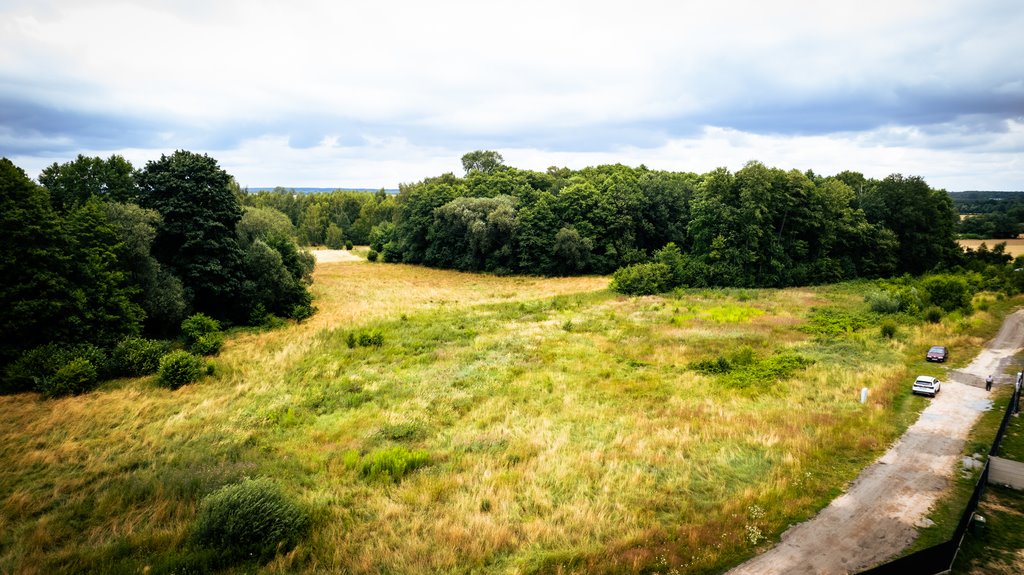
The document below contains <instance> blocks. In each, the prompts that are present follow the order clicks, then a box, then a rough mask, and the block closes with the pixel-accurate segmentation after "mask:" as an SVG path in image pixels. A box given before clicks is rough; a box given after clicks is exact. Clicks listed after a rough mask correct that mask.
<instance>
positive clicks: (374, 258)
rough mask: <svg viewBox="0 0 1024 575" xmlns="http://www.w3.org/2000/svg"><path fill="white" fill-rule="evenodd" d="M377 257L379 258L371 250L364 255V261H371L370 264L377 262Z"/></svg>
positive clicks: (375, 252)
mask: <svg viewBox="0 0 1024 575" xmlns="http://www.w3.org/2000/svg"><path fill="white" fill-rule="evenodd" d="M378 257H379V254H378V253H377V250H373V249H371V250H370V251H369V252H368V253H367V254H366V259H367V260H369V261H371V262H375V261H377V258H378Z"/></svg>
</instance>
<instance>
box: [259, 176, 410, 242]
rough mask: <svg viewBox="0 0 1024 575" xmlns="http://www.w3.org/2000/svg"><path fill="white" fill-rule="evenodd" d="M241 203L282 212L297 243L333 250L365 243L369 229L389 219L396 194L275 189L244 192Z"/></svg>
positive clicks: (390, 218)
mask: <svg viewBox="0 0 1024 575" xmlns="http://www.w3.org/2000/svg"><path fill="white" fill-rule="evenodd" d="M242 203H243V204H244V205H246V206H250V207H253V208H261V209H272V210H275V211H277V212H280V213H282V214H284V215H285V216H286V217H287V219H288V221H289V222H290V223H291V225H292V226H293V227H294V229H295V230H296V237H297V239H298V241H299V243H300V244H302V245H307V246H327V247H329V248H332V249H342V248H345V247H348V246H350V245H355V244H358V245H366V244H368V243H369V242H370V232H371V230H372V229H373V228H374V227H375V226H378V225H380V224H381V223H383V222H389V221H391V220H392V219H393V218H394V214H395V208H396V203H395V197H394V196H393V195H390V194H388V193H387V192H385V191H384V190H380V191H378V192H375V193H368V192H356V191H344V190H337V191H334V192H320V193H299V192H295V191H294V190H290V189H286V188H274V189H273V190H270V191H260V192H255V193H248V194H244V195H243V196H242Z"/></svg>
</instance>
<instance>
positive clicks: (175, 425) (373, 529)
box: [0, 262, 1017, 574]
mask: <svg viewBox="0 0 1024 575" xmlns="http://www.w3.org/2000/svg"><path fill="white" fill-rule="evenodd" d="M314 279H315V281H314V285H313V292H314V294H315V297H316V301H315V305H317V306H318V308H319V310H320V311H319V312H318V313H317V314H316V315H315V316H313V317H312V318H310V319H309V320H307V321H305V322H304V323H301V324H289V325H286V326H285V327H283V328H281V329H277V330H273V331H257V330H239V331H235V332H232V333H231V334H230V335H229V337H228V340H227V342H226V344H225V346H224V350H223V351H222V352H221V355H220V356H219V357H218V358H216V359H215V360H214V363H215V374H214V375H213V376H211V377H208V378H205V379H203V380H202V381H200V382H199V383H196V384H192V385H189V386H185V387H183V388H181V389H179V390H177V391H168V390H166V389H162V388H158V387H157V386H156V385H155V384H154V382H153V380H152V378H139V379H124V380H117V381H114V382H111V383H108V384H106V385H105V386H103V387H102V388H101V389H100V390H99V391H96V392H93V393H90V394H88V395H84V396H79V397H70V398H64V399H57V400H45V401H44V400H41V399H40V398H39V397H38V396H36V395H29V394H23V395H14V396H6V397H0V410H2V413H3V415H4V416H3V418H0V439H2V442H0V572H4V573H40V574H42V573H55V572H105V573H140V572H147V573H189V572H199V571H202V570H203V565H205V564H204V563H203V559H202V558H201V557H197V555H196V553H195V552H194V551H193V550H192V547H190V545H189V535H190V530H191V529H192V525H193V522H194V520H195V517H196V512H197V508H198V503H199V501H200V500H201V499H202V497H203V496H204V495H206V494H208V493H210V492H212V491H213V490H215V489H216V488H218V487H221V486H223V485H226V484H229V483H233V482H237V481H239V480H241V479H242V478H244V477H260V476H266V477H271V478H274V479H275V480H276V481H277V482H279V483H280V484H281V485H282V486H284V488H285V490H286V491H287V492H288V493H290V494H292V495H294V496H295V497H296V498H297V499H298V500H299V501H301V502H302V503H303V504H304V505H306V506H308V507H309V508H310V509H312V510H313V515H314V524H313V528H312V531H311V533H310V535H309V536H308V537H307V538H306V539H305V540H304V541H303V542H302V543H300V544H299V546H298V547H296V548H295V549H294V550H292V551H290V552H289V553H287V554H284V555H279V556H278V557H277V558H276V559H275V560H274V561H273V562H271V563H270V564H268V565H265V566H255V565H239V566H236V567H233V568H228V569H227V572H238V573H242V572H252V571H254V570H259V571H263V572H269V573H292V572H309V573H314V572H332V573H335V572H337V573H353V574H369V573H377V574H384V573H715V572H720V571H722V570H723V569H725V568H727V567H728V566H730V565H734V564H736V563H738V562H739V561H741V560H742V559H744V558H746V557H749V556H751V555H752V554H754V553H755V552H756V551H757V550H758V549H759V548H761V547H764V546H767V545H770V544H771V542H772V541H773V540H774V539H777V538H778V535H779V534H780V533H781V532H782V531H784V530H785V529H786V528H787V526H789V525H790V524H792V523H795V522H799V521H802V520H804V519H806V518H808V517H810V516H812V515H813V514H814V513H815V512H816V510H818V509H819V508H821V507H822V506H824V505H825V504H827V503H828V501H830V500H831V499H832V498H833V497H834V496H835V495H837V494H838V493H840V492H841V491H842V489H843V488H844V486H845V485H846V483H847V482H848V481H850V480H851V479H853V478H854V477H855V476H856V475H857V473H858V471H859V470H860V469H861V468H862V467H863V466H865V465H866V464H868V463H869V462H870V461H871V460H873V459H874V458H875V457H877V456H878V455H879V454H880V453H881V452H882V451H883V450H884V449H885V448H886V447H887V446H888V445H889V444H890V443H891V441H892V440H894V439H895V438H896V437H898V436H899V434H900V433H901V432H902V431H903V430H904V429H905V428H906V426H907V425H908V424H909V423H910V422H911V421H913V419H914V418H915V416H916V414H917V413H918V412H919V411H920V409H921V408H923V406H924V405H926V403H927V400H926V399H924V398H920V397H914V396H911V395H910V393H909V391H910V382H911V379H912V378H913V376H915V375H917V374H918V373H933V374H939V373H941V372H942V370H943V369H944V368H942V367H939V366H934V365H926V364H925V363H924V362H923V361H922V357H923V354H924V351H925V349H926V348H927V347H928V346H929V345H932V344H933V343H944V344H946V345H949V346H950V347H951V349H952V350H953V359H954V364H966V363H967V362H968V361H969V360H970V358H971V357H972V356H973V354H974V353H975V352H976V350H977V349H978V348H979V347H980V345H981V344H982V343H983V342H984V340H985V339H987V338H988V337H991V336H992V335H994V333H995V331H996V329H997V327H998V325H999V322H1000V321H1001V317H1002V314H1004V313H1005V312H1006V311H1007V310H1008V309H1009V308H1010V306H1011V305H1013V304H1014V303H1017V302H1016V301H1014V300H997V299H995V298H994V297H993V298H990V299H989V300H988V301H987V303H986V305H983V306H979V307H980V308H982V309H983V310H984V311H981V310H979V311H976V312H975V313H974V314H972V315H970V316H966V317H964V316H961V315H950V316H947V317H946V318H945V319H944V320H943V322H942V323H940V324H924V323H920V322H918V321H916V320H910V319H907V318H903V320H902V321H900V320H898V322H899V328H898V329H897V332H896V336H895V337H894V338H892V339H888V338H885V337H883V336H882V335H881V333H880V331H881V330H880V329H879V324H880V323H881V320H880V318H878V317H877V316H873V315H872V314H870V313H868V311H867V305H866V304H865V303H864V293H865V292H866V291H868V290H870V289H871V284H869V283H856V284H843V285H838V286H824V287H816V288H794V289H784V290H694V291H681V292H677V293H675V294H672V295H669V296H664V297H643V298H627V297H623V296H619V295H616V294H614V293H612V292H610V291H608V290H607V284H608V279H607V278H602V277H580V278H524V277H495V276H485V275H474V274H464V273H458V272H451V271H440V270H432V269H425V268H420V267H411V266H402V265H391V264H386V265H385V264H370V263H367V262H344V263H335V264H325V265H320V266H318V269H317V270H316V272H315V274H314ZM862 387H867V388H869V389H870V395H869V399H868V402H867V404H866V405H861V404H860V402H859V396H860V390H861V388H862ZM381 462H385V464H382V463H381ZM387 462H390V464H387Z"/></svg>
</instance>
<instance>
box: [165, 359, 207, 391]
mask: <svg viewBox="0 0 1024 575" xmlns="http://www.w3.org/2000/svg"><path fill="white" fill-rule="evenodd" d="M205 371H206V364H205V363H203V360H202V359H200V358H198V357H196V356H194V355H192V354H191V353H189V352H187V351H183V350H177V351H172V352H170V353H168V354H167V355H165V356H163V357H161V358H160V367H159V370H158V372H159V374H160V375H159V377H158V379H157V383H159V384H160V385H161V386H163V387H169V388H171V389H178V388H179V387H181V386H183V385H185V384H188V383H192V382H194V381H198V380H199V378H200V377H202V376H203V373H204V372H205Z"/></svg>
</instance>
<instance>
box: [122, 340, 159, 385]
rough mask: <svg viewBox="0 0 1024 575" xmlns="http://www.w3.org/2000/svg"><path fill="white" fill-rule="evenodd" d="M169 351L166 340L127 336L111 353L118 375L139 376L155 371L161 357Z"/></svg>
mask: <svg viewBox="0 0 1024 575" xmlns="http://www.w3.org/2000/svg"><path fill="white" fill-rule="evenodd" d="M166 352H167V344H166V343H165V342H162V341H159V340H155V339H146V338H142V337H126V338H124V339H122V340H121V341H119V342H117V345H116V346H115V347H114V351H113V353H111V358H110V359H111V364H112V369H113V371H114V372H116V374H117V375H122V376H129V377H138V376H141V375H149V374H151V373H155V372H156V370H157V369H159V367H160V358H161V357H163V355H164V354H165V353H166Z"/></svg>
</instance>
